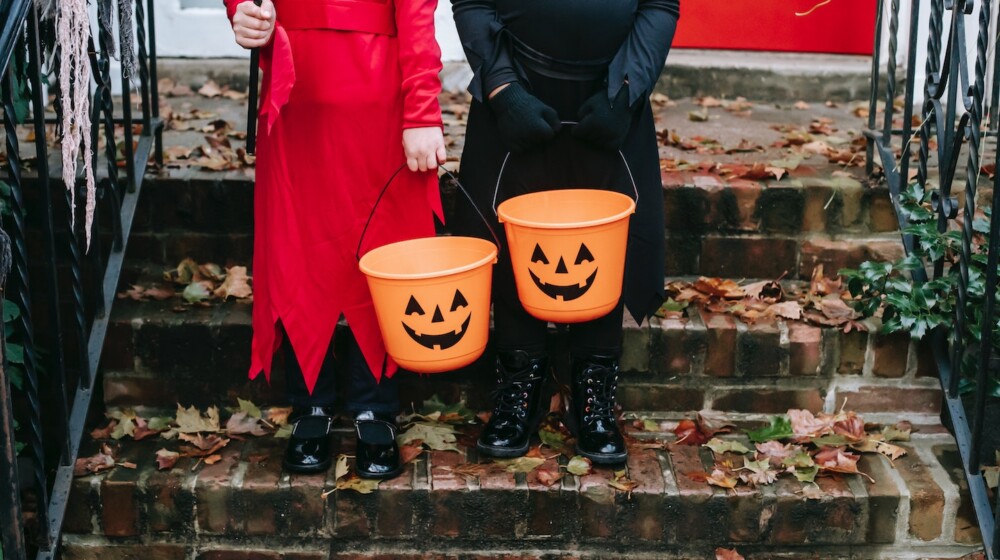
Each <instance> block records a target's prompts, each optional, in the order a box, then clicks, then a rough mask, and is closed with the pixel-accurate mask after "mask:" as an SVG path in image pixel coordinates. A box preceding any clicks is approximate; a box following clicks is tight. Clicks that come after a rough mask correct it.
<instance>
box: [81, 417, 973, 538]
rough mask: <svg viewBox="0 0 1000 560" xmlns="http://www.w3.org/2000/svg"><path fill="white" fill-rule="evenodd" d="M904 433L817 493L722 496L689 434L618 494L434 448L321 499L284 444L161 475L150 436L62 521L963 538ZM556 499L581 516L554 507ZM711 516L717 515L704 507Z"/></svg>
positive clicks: (948, 476) (187, 529)
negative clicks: (486, 516) (856, 471)
mask: <svg viewBox="0 0 1000 560" xmlns="http://www.w3.org/2000/svg"><path fill="white" fill-rule="evenodd" d="M903 445H904V447H905V448H907V449H908V451H909V453H908V455H906V456H904V457H902V458H900V459H897V460H896V462H895V465H893V464H892V463H890V462H889V460H888V459H887V458H885V457H882V456H881V455H872V454H866V455H865V456H864V457H863V459H862V463H861V464H860V465H859V466H860V468H861V470H862V471H863V472H866V473H867V474H870V475H871V476H872V477H873V478H874V479H875V482H874V483H871V484H869V483H867V482H863V481H862V480H861V479H860V477H847V478H820V479H817V483H818V484H819V486H820V488H821V489H822V490H823V491H824V492H825V493H826V494H827V496H826V497H824V498H823V499H822V500H818V501H816V500H807V499H805V498H804V497H803V496H801V494H797V492H799V491H800V489H801V485H800V484H799V483H797V482H794V481H789V480H788V479H787V478H785V479H780V480H779V482H778V483H777V484H776V485H770V486H765V487H763V488H762V489H760V490H759V491H750V490H744V491H738V492H736V493H735V494H730V493H728V492H726V491H724V490H722V489H718V488H712V487H710V486H708V485H707V484H705V483H704V482H698V481H695V480H693V479H691V478H689V477H688V476H687V474H688V473H691V472H697V471H702V470H704V469H706V468H708V467H709V466H710V465H711V457H710V454H709V452H707V451H706V450H704V449H699V448H695V447H691V446H669V447H668V448H667V449H664V450H662V451H653V450H648V449H643V450H640V449H638V448H633V449H632V451H631V453H630V457H629V461H628V473H629V476H630V478H631V479H632V480H634V481H636V482H638V483H639V486H638V487H637V488H636V489H635V490H634V492H633V493H632V494H631V495H629V496H626V495H625V494H623V493H616V492H615V491H613V490H612V489H611V488H610V487H609V486H607V483H608V481H610V480H611V478H612V476H613V475H612V474H611V472H610V469H596V470H595V472H594V473H593V474H591V475H587V476H584V477H575V476H572V475H569V476H567V477H566V478H564V479H563V480H562V481H561V482H559V483H558V486H556V487H553V488H548V487H545V486H542V485H541V484H540V483H538V482H537V480H535V479H534V478H533V477H532V476H527V477H526V476H524V475H513V474H510V473H503V472H501V473H497V474H491V475H484V476H481V477H479V478H476V479H474V480H472V479H470V480H466V479H465V478H464V477H461V476H459V475H456V474H455V473H454V472H452V471H451V468H453V467H456V466H458V465H460V464H462V463H464V462H467V461H475V454H474V453H471V452H468V451H467V452H466V453H467V454H466V455H462V454H459V453H453V452H441V451H433V452H425V453H424V455H423V456H421V457H420V458H419V459H418V460H417V461H416V462H415V463H413V464H412V465H411V466H408V467H407V471H406V472H405V473H404V475H403V476H401V477H400V478H397V479H394V480H391V481H387V482H384V483H382V486H381V487H380V488H379V489H378V490H377V491H375V492H374V493H372V494H369V495H360V494H356V493H352V492H344V491H339V492H335V493H332V494H331V495H330V497H329V499H326V500H324V496H322V493H323V491H324V490H325V489H330V488H333V487H334V485H335V484H334V480H333V479H332V477H333V470H332V469H331V470H330V471H328V472H327V473H325V474H324V475H316V476H289V475H288V474H287V473H283V472H281V469H280V461H279V460H278V457H279V456H280V453H281V451H282V449H283V447H284V442H283V441H275V440H270V441H269V440H267V439H259V440H250V441H247V442H234V443H231V444H230V446H229V447H227V448H226V449H224V450H223V452H222V453H223V456H224V457H225V458H224V459H223V460H222V461H221V462H219V463H217V464H215V465H211V466H200V467H199V468H198V469H196V470H197V472H192V470H191V464H192V463H193V460H190V459H185V460H182V462H180V463H178V466H177V467H175V468H174V469H173V471H171V472H158V471H155V467H154V466H153V465H152V461H151V458H152V454H153V450H154V449H155V448H157V447H158V442H140V443H132V444H129V445H126V446H125V447H124V448H123V456H122V457H121V458H120V459H121V460H130V461H134V462H135V463H137V465H138V468H137V469H136V470H127V469H117V470H115V471H112V472H111V473H110V474H100V475H93V476H88V477H83V478H79V479H77V480H76V481H75V483H74V486H73V495H72V496H71V502H70V511H69V512H68V513H67V522H66V531H67V533H83V534H96V535H105V536H108V537H133V538H134V537H142V538H143V541H144V542H149V540H150V538H154V537H155V535H157V534H160V533H164V532H166V533H169V534H170V535H171V536H170V537H168V538H169V539H170V540H175V541H176V540H181V541H186V542H194V541H196V540H197V539H198V537H199V536H200V535H211V536H216V537H218V536H222V535H225V536H228V537H232V536H237V535H246V536H248V537H252V538H261V537H270V536H272V535H277V534H281V535H283V536H285V537H305V536H312V537H333V538H352V537H358V538H360V537H369V536H373V537H375V538H376V540H377V539H378V538H379V537H384V538H404V539H407V540H408V539H413V538H422V537H428V536H429V537H430V538H435V537H439V538H443V539H447V540H453V539H456V540H463V539H462V537H463V536H465V537H468V538H470V539H472V540H473V541H480V542H482V541H483V540H490V539H498V540H506V539H510V540H512V541H513V540H514V539H515V538H516V539H518V540H520V539H522V538H523V539H526V540H531V539H532V538H533V537H538V538H543V537H549V538H553V539H557V540H562V541H568V542H576V541H580V540H583V541H587V540H590V541H591V542H595V541H610V542H614V541H619V542H621V541H622V540H624V541H625V542H629V543H630V544H632V545H642V544H645V545H647V546H651V547H657V548H658V547H660V546H662V544H663V542H681V541H680V540H679V538H678V537H680V538H684V539H685V540H686V541H689V542H692V543H697V544H701V545H707V544H711V545H716V544H717V543H720V542H730V543H744V544H778V545H790V544H805V543H806V542H811V543H816V544H826V545H836V544H854V545H862V544H866V543H881V544H893V543H894V544H897V545H901V544H906V545H908V546H911V547H912V548H913V549H919V548H920V547H921V546H924V545H932V546H949V545H953V544H956V540H957V541H958V542H961V543H964V544H975V543H976V540H975V537H977V536H978V529H976V526H975V521H974V518H972V519H971V523H970V517H969V510H968V508H967V494H965V493H964V492H963V490H962V488H961V486H962V481H963V480H964V479H963V478H961V477H962V475H961V466H960V464H959V465H958V466H957V469H956V466H955V465H954V464H952V465H948V466H946V465H943V464H942V463H941V461H943V460H945V456H946V455H947V454H948V453H952V454H954V453H955V451H954V444H953V442H952V441H951V440H950V438H948V437H946V436H940V437H935V438H926V439H924V440H919V439H918V440H914V441H912V442H909V443H906V444H903ZM949 460H950V461H952V462H953V459H949ZM550 461H552V460H550ZM552 467H553V468H554V467H555V464H554V463H553V464H552ZM956 470H957V472H956ZM963 494H964V495H963ZM963 498H965V499H963ZM483 500H490V501H489V502H484V501H483ZM494 500H495V502H494ZM708 500H712V501H716V500H717V501H718V502H713V503H716V504H717V505H716V506H714V507H711V508H710V509H711V510H712V511H713V514H711V515H713V519H712V521H713V522H717V523H715V524H714V525H715V526H716V527H724V528H725V531H726V532H727V534H725V535H722V534H716V533H718V529H717V528H715V529H713V528H712V525H713V524H712V523H709V524H708V525H709V526H705V527H701V526H699V524H702V523H703V521H702V517H701V516H703V515H706V514H708V511H706V509H705V506H706V504H707V501H708ZM487 504H492V505H493V506H494V507H498V508H501V509H503V510H504V511H508V512H509V513H512V514H513V515H511V517H510V518H507V517H505V518H503V519H496V518H493V520H492V521H489V522H488V523H487V524H483V523H482V522H481V521H482V520H477V519H469V518H467V514H466V513H465V512H466V511H481V508H483V507H484V506H486V505H487ZM721 504H729V505H727V506H722V505H721ZM664 506H666V507H664ZM467 508H480V509H472V510H468V509H467ZM552 508H556V509H555V510H553V509H552ZM556 511H561V512H565V511H576V512H579V513H578V514H576V515H572V514H571V515H565V514H563V515H561V517H560V518H558V519H557V518H553V514H554V513H555V512H556ZM248 512H252V514H249V515H248ZM401 512H403V513H402V514H401ZM407 512H408V515H407ZM720 515H721V516H722V517H723V519H716V518H715V517H718V516H720ZM960 518H961V519H960ZM685 519H687V520H688V521H687V522H685V521H684V520H685ZM761 520H766V521H764V522H763V523H762V522H761ZM706 521H707V520H706ZM817 524H818V525H817ZM553 525H555V527H553ZM692 525H693V526H692ZM703 531H708V533H707V534H706V533H704V532H703ZM560 536H563V538H560ZM637 548H639V549H642V548H643V547H642V546H637Z"/></svg>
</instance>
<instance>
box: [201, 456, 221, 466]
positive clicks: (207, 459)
mask: <svg viewBox="0 0 1000 560" xmlns="http://www.w3.org/2000/svg"><path fill="white" fill-rule="evenodd" d="M221 460H222V455H219V454H218V453H216V454H215V455H210V456H208V457H205V464H206V465H214V464H216V463H218V462H219V461H221Z"/></svg>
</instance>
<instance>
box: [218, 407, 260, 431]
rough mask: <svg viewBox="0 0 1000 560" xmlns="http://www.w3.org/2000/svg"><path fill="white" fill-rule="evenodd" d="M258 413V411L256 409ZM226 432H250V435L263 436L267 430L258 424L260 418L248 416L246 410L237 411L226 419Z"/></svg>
mask: <svg viewBox="0 0 1000 560" xmlns="http://www.w3.org/2000/svg"><path fill="white" fill-rule="evenodd" d="M257 412H258V414H259V413H260V411H257ZM226 433H228V434H230V435H240V434H250V435H252V436H263V435H266V434H267V432H266V431H264V427H263V426H261V425H260V419H258V418H254V417H252V416H249V415H248V414H247V413H246V412H242V411H240V412H237V413H235V414H233V415H232V416H230V417H229V420H227V421H226Z"/></svg>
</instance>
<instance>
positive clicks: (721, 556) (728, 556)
mask: <svg viewBox="0 0 1000 560" xmlns="http://www.w3.org/2000/svg"><path fill="white" fill-rule="evenodd" d="M715 560H745V559H744V558H743V556H741V555H740V553H739V552H736V549H735V548H734V549H728V548H717V549H715Z"/></svg>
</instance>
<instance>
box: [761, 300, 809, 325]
mask: <svg viewBox="0 0 1000 560" xmlns="http://www.w3.org/2000/svg"><path fill="white" fill-rule="evenodd" d="M767 314H768V315H771V316H774V317H783V318H785V319H791V320H798V319H801V318H802V306H801V305H800V304H799V302H797V301H783V302H781V303H776V304H774V305H772V306H770V307H768V308H767Z"/></svg>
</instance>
